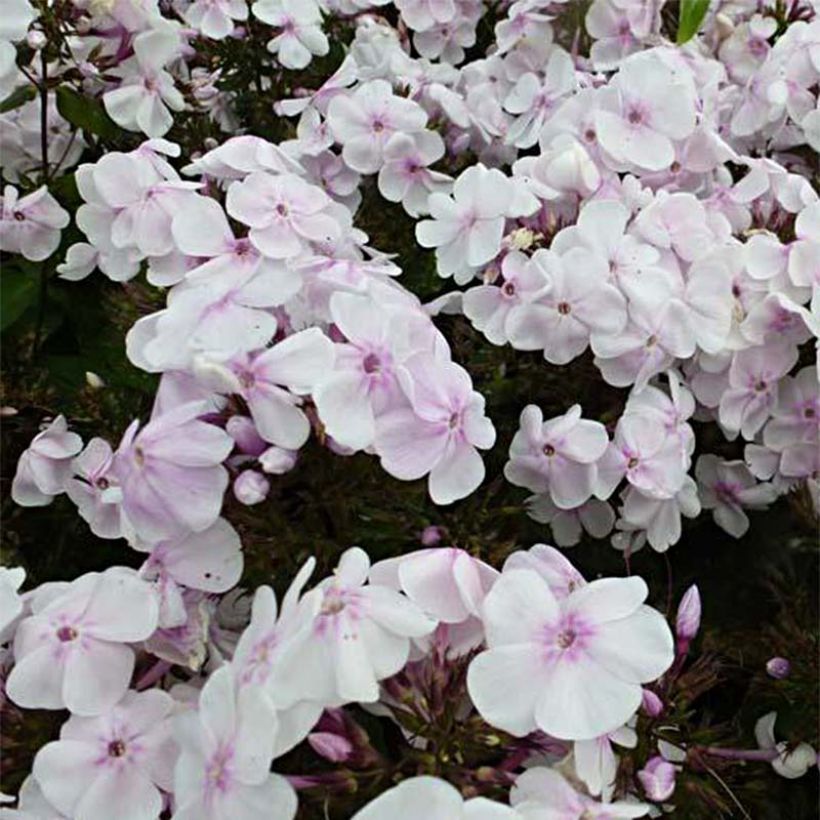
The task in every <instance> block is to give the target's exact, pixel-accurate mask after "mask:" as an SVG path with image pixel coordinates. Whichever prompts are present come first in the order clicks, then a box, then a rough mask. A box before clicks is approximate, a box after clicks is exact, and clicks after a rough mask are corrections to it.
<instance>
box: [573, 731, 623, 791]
mask: <svg viewBox="0 0 820 820" xmlns="http://www.w3.org/2000/svg"><path fill="white" fill-rule="evenodd" d="M613 745H617V746H621V747H623V748H626V749H634V748H635V747H636V746H637V745H638V735H637V733H636V732H635V730H634V729H633V728H632V727H631V726H621V727H620V728H618V729H616V730H615V731H614V732H609V733H608V734H605V735H601V737H596V738H594V739H592V740H576V741H575V743H574V744H573V749H572V751H573V755H574V758H575V772H576V773H577V775H578V777H579V778H581V780H583V782H584V785H585V786H586V787H587V789H589V793H590V794H591V795H595V796H598V795H600V796H601V798H602V799H603V800H605V801H609V800H611V799H612V793H613V792H614V790H615V777H616V776H617V774H618V757H617V755H616V754H615V752H614V751H613V748H612V747H613Z"/></svg>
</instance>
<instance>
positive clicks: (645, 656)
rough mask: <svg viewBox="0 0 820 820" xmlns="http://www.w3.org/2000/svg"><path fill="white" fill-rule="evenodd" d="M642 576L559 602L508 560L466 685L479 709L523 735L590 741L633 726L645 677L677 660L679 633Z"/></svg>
mask: <svg viewBox="0 0 820 820" xmlns="http://www.w3.org/2000/svg"><path fill="white" fill-rule="evenodd" d="M646 595H647V588H646V584H645V583H644V582H643V581H642V580H641V579H640V578H638V577H635V576H633V577H631V578H604V579H600V580H596V581H592V582H591V583H589V584H585V585H582V586H580V587H577V588H576V589H575V590H573V591H572V592H570V593H569V594H568V595H567V596H566V597H565V598H563V599H561V600H559V599H558V598H556V596H555V594H554V593H553V592H552V590H551V589H550V586H549V584H548V583H547V581H546V580H544V578H543V577H542V576H541V575H539V574H538V573H536V572H535V571H533V570H530V569H516V568H507V567H505V569H504V572H503V573H502V575H501V577H500V578H499V579H498V580H497V581H496V583H495V584H494V586H493V588H492V589H491V590H490V592H489V593H488V594H487V597H486V598H485V600H484V606H483V612H482V616H483V620H484V627H485V630H486V634H487V647H488V648H487V650H486V651H485V652H483V653H481V654H480V655H478V656H477V657H476V658H475V660H473V662H472V663H471V664H470V668H469V671H468V675H467V688H468V691H469V693H470V697H471V698H472V700H473V703H474V704H475V705H476V708H477V709H478V711H479V713H480V714H481V716H482V717H483V718H484V719H485V720H486V721H487V722H488V723H490V724H491V725H493V726H497V727H498V728H500V729H503V730H504V731H507V732H510V733H511V734H514V735H516V736H522V735H525V734H528V733H529V732H532V731H534V730H535V729H540V730H541V731H543V732H546V733H547V734H550V735H552V736H553V737H558V738H562V739H567V740H590V739H592V738H595V737H599V736H600V735H602V734H605V733H608V732H612V731H614V730H615V729H617V728H618V727H619V726H622V725H623V724H624V723H626V721H627V720H629V718H630V717H631V716H632V715H633V714H634V712H635V711H636V710H637V709H638V707H639V706H640V703H641V691H642V690H641V685H640V684H641V683H647V682H649V681H651V680H655V679H656V678H657V677H658V676H660V675H661V674H663V672H664V671H666V669H667V668H668V667H669V666H670V664H671V663H672V659H673V655H674V653H673V646H672V634H671V632H670V630H669V627H668V625H667V624H666V622H665V621H664V619H663V617H662V616H661V615H660V613H658V612H656V611H655V610H653V609H650V608H649V607H646V606H644V605H643V601H644V599H645V598H646Z"/></svg>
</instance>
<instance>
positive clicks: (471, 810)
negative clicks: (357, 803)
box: [353, 775, 518, 820]
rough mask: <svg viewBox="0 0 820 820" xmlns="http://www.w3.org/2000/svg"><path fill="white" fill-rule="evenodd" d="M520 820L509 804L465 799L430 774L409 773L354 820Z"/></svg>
mask: <svg viewBox="0 0 820 820" xmlns="http://www.w3.org/2000/svg"><path fill="white" fill-rule="evenodd" d="M418 817H424V818H425V820H517V818H518V815H517V814H516V812H515V811H514V810H513V809H511V808H510V807H509V806H504V805H502V804H500V803H495V802H493V801H492V800H488V799H487V798H486V797H473V798H471V799H470V800H467V801H465V800H464V798H463V797H462V796H461V794H460V793H459V791H458V789H457V788H456V787H455V786H451V785H450V784H449V783H447V782H446V781H444V780H441V779H439V778H437V777H430V776H429V775H422V776H419V777H410V778H408V779H407V780H403V781H402V782H401V783H399V784H398V786H393V788H390V789H387V790H386V791H384V792H382V794H380V795H379V796H378V797H377V798H376V799H375V800H371V801H370V802H369V803H368V804H367V805H366V806H365V807H364V808H363V809H361V810H360V811H358V812H356V814H354V815H353V820H416V818H418Z"/></svg>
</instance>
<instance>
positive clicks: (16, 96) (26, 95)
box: [0, 85, 37, 114]
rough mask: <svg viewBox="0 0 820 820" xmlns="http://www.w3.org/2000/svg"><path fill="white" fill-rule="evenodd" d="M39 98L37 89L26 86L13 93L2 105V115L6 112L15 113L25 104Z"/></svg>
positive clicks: (0, 108)
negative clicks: (16, 109) (15, 110)
mask: <svg viewBox="0 0 820 820" xmlns="http://www.w3.org/2000/svg"><path fill="white" fill-rule="evenodd" d="M36 96H37V89H36V88H35V87H34V86H33V85H24V86H21V87H20V88H18V89H17V90H16V91H13V92H12V93H11V94H9V95H8V97H6V99H5V100H3V102H1V103H0V114H5V113H6V111H14V109H15V108H19V107H20V106H21V105H23V104H24V103H27V102H29V101H30V100H33V99H34V98H35V97H36Z"/></svg>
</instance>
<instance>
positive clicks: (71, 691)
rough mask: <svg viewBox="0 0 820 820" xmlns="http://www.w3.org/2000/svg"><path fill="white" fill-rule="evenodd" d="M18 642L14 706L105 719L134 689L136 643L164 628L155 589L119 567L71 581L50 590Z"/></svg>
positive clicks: (39, 598) (11, 682) (39, 597)
mask: <svg viewBox="0 0 820 820" xmlns="http://www.w3.org/2000/svg"><path fill="white" fill-rule="evenodd" d="M30 605H31V615H30V616H28V617H26V618H24V619H23V620H22V621H21V622H20V625H19V626H18V628H17V633H16V635H15V637H14V657H15V661H16V662H15V665H14V668H13V669H12V670H11V674H10V675H9V677H8V680H7V682H6V692H7V693H8V696H9V697H10V698H11V700H12V701H14V702H15V703H17V704H18V705H19V706H23V707H25V708H27V709H69V710H70V711H71V712H74V713H75V714H78V715H99V714H102V713H103V712H105V711H107V710H108V709H110V708H111V707H112V706H113V705H114V704H115V703H116V702H117V701H118V700H119V699H120V698H121V697H122V696H123V695H124V694H125V691H126V690H127V689H128V684H129V683H130V681H131V674H132V672H133V671H134V650H133V649H132V648H131V647H130V646H128V644H130V643H135V642H137V641H143V640H145V639H146V638H148V637H149V636H150V635H151V633H152V632H153V631H154V630H155V629H156V627H157V619H158V613H159V607H158V605H157V599H156V596H155V594H154V591H153V589H152V588H151V586H150V584H148V583H146V582H145V581H143V580H141V579H140V578H138V577H137V575H136V574H135V573H134V572H133V571H132V570H126V569H125V568H123V567H113V568H111V569H109V570H107V571H106V572H104V573H102V574H100V573H97V572H92V573H88V574H87V575H82V576H80V577H79V578H77V579H76V580H75V581H73V582H71V583H70V584H68V583H65V584H58V585H56V586H52V587H50V588H49V587H44V588H42V589H41V590H40V591H39V593H37V594H35V595H34V596H33V597H32V599H31V603H30Z"/></svg>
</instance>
